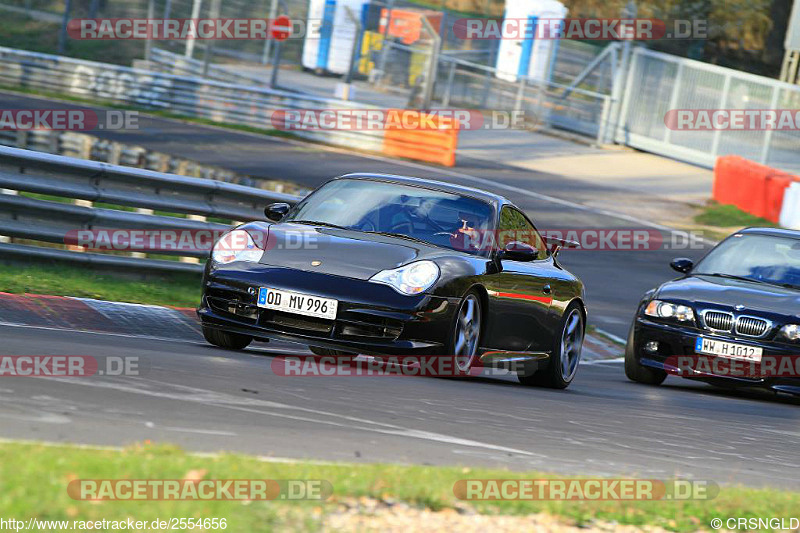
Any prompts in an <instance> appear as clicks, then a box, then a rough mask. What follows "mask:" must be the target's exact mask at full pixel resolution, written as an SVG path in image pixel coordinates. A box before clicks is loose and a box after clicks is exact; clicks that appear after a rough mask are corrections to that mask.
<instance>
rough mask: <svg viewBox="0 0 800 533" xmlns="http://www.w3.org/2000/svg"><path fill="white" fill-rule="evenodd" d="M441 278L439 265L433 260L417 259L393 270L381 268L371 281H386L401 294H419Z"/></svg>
mask: <svg viewBox="0 0 800 533" xmlns="http://www.w3.org/2000/svg"><path fill="white" fill-rule="evenodd" d="M437 279H439V267H438V266H437V265H436V263H434V262H433V261H417V262H415V263H409V264H407V265H403V266H401V267H398V268H393V269H391V270H381V271H380V272H378V273H377V274H375V275H374V276H372V277H371V278H370V281H375V282H377V283H385V284H386V285H390V286H391V287H392V288H394V290H396V291H397V292H399V293H401V294H408V295H411V294H419V293H421V292H424V291H426V290H428V289H430V288H431V286H433V284H434V283H436V280H437Z"/></svg>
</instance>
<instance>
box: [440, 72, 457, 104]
mask: <svg viewBox="0 0 800 533" xmlns="http://www.w3.org/2000/svg"><path fill="white" fill-rule="evenodd" d="M455 76H456V62H455V61H451V62H450V72H448V73H447V86H446V87H445V88H444V95H443V96H442V106H444V107H447V106H449V105H450V93H451V92H452V91H453V80H454V79H455Z"/></svg>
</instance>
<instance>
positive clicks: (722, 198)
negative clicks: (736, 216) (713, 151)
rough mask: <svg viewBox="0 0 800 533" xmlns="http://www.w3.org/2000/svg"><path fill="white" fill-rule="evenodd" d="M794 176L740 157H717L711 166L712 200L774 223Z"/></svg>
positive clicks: (776, 220) (795, 179)
mask: <svg viewBox="0 0 800 533" xmlns="http://www.w3.org/2000/svg"><path fill="white" fill-rule="evenodd" d="M797 180H798V178H797V177H796V176H792V175H791V174H787V173H785V172H782V171H780V170H776V169H774V168H771V167H768V166H765V165H761V164H759V163H756V162H755V161H750V160H748V159H744V158H743V157H739V156H735V155H729V156H723V157H719V158H717V163H716V165H715V166H714V191H713V194H714V199H715V200H716V201H717V202H719V203H721V204H729V205H735V206H736V207H738V208H739V209H741V210H743V211H746V212H748V213H750V214H752V215H755V216H757V217H761V218H765V219H767V220H769V221H771V222H775V223H778V222H779V219H780V217H781V210H782V207H783V201H784V196H785V191H786V189H787V188H788V187H789V185H790V184H791V183H793V182H794V181H797Z"/></svg>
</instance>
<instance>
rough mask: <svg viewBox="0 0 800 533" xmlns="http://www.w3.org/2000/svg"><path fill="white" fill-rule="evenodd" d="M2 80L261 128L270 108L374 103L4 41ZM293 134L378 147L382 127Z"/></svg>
mask: <svg viewBox="0 0 800 533" xmlns="http://www.w3.org/2000/svg"><path fill="white" fill-rule="evenodd" d="M0 85H7V86H14V87H22V88H32V89H38V90H43V91H49V92H57V93H62V94H69V95H74V96H79V97H83V98H87V99H91V100H92V101H101V102H102V101H105V102H113V103H120V104H127V105H132V106H136V107H142V108H147V109H156V110H163V111H168V112H172V113H175V114H180V115H185V116H190V117H197V118H205V119H210V120H213V121H215V122H222V123H232V124H240V125H246V126H251V127H255V128H261V129H273V124H272V114H273V112H274V111H276V110H284V111H285V110H292V109H366V108H371V107H373V106H369V105H365V104H358V103H352V102H348V101H346V100H337V99H334V98H323V97H318V96H310V95H304V94H299V93H294V92H289V91H282V90H278V89H268V88H262V87H255V86H253V85H236V84H232V83H223V82H221V81H215V80H209V79H201V78H196V77H190V76H175V75H171V74H164V73H159V72H153V71H149V70H141V69H135V68H129V67H122V66H118V65H111V64H108V63H98V62H94V61H84V60H80V59H74V58H69V57H63V56H56V55H49V54H40V53H37V52H28V51H25V50H16V49H13V48H5V47H0ZM293 133H294V134H295V135H298V136H301V137H306V138H309V139H312V140H317V141H322V142H326V143H329V144H333V145H338V146H346V147H350V148H358V149H363V150H370V151H377V152H380V151H381V150H382V149H383V131H379V130H317V131H310V130H298V131H293Z"/></svg>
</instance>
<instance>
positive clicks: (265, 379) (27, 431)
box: [0, 93, 800, 487]
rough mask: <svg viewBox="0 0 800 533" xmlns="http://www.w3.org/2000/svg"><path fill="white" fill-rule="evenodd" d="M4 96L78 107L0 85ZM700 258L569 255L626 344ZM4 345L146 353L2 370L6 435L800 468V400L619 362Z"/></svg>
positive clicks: (170, 344) (562, 185)
mask: <svg viewBox="0 0 800 533" xmlns="http://www.w3.org/2000/svg"><path fill="white" fill-rule="evenodd" d="M0 102H2V106H3V107H5V108H32V107H40V108H43V107H50V108H53V107H62V105H63V106H64V107H78V106H73V105H67V104H60V103H55V104H54V103H52V102H46V101H42V100H36V99H32V98H28V97H20V96H16V95H6V94H2V93H0ZM140 126H141V129H140V130H139V131H136V132H125V133H122V132H114V133H111V132H93V134H97V135H98V136H103V137H108V138H114V139H115V140H119V141H121V142H126V143H130V144H138V145H141V146H146V147H148V148H152V149H156V150H159V151H163V152H166V153H171V154H174V155H176V156H181V157H187V158H191V159H195V160H197V161H199V162H202V163H208V164H214V165H219V166H224V167H228V168H231V169H232V170H237V171H240V172H246V173H249V174H251V175H254V176H264V177H270V178H280V179H287V180H292V181H297V182H300V183H304V184H307V185H316V184H318V183H320V182H322V181H324V180H325V179H327V178H329V177H332V176H334V175H337V174H342V173H345V172H351V171H378V172H392V173H399V174H414V175H417V176H420V177H431V178H436V179H442V180H445V181H453V182H459V183H463V184H467V185H472V186H478V187H481V188H485V189H489V190H493V191H496V192H499V193H501V194H504V195H506V196H508V197H509V198H511V199H512V200H514V201H515V202H516V203H518V204H519V205H520V206H521V207H522V208H523V209H524V210H525V211H527V212H528V213H529V214H530V215H531V216H532V217H533V219H534V220H535V221H537V223H538V225H539V226H540V227H542V228H586V229H588V228H595V229H597V228H636V227H642V226H643V224H646V222H643V223H636V222H633V221H631V220H630V219H626V218H620V217H618V216H615V215H613V214H609V213H604V212H600V211H598V210H593V209H587V208H585V207H583V206H581V205H576V204H573V203H572V202H577V203H584V202H589V201H591V198H592V197H593V196H595V195H599V194H602V195H606V196H609V197H611V198H619V199H620V201H631V196H630V195H628V194H627V193H626V192H625V191H618V190H614V189H609V188H603V187H602V186H600V185H598V186H593V187H589V186H587V185H585V184H583V183H579V182H572V181H570V180H567V179H565V178H563V177H560V176H554V175H546V174H535V173H531V172H529V171H523V170H519V169H514V168H511V167H504V166H502V165H499V164H498V165H490V164H486V163H480V164H477V163H476V164H475V165H472V164H470V162H465V163H460V165H459V167H458V168H457V169H456V170H454V171H447V170H437V169H434V168H432V167H426V166H423V165H417V164H413V163H402V162H390V161H387V160H381V159H375V158H370V157H364V156H360V155H353V154H344V153H341V152H338V151H325V152H319V151H314V150H311V149H309V147H308V146H307V145H303V144H301V143H294V142H288V141H286V140H284V139H280V138H266V139H265V138H259V137H256V136H252V135H248V134H241V133H236V132H229V131H224V130H220V129H217V128H207V127H201V126H195V125H189V124H183V123H180V122H175V121H169V120H161V119H150V118H141V119H140ZM542 195H545V196H547V197H543V196H542ZM549 197H552V198H549ZM701 253H702V251H701V250H693V251H681V252H677V253H676V252H674V251H670V250H664V249H660V250H655V251H639V252H633V251H565V252H563V253H562V258H563V262H564V263H565V264H566V266H567V267H568V268H570V269H571V270H573V271H574V272H576V273H577V274H578V275H580V276H581V277H582V278H583V280H584V282H585V283H586V285H587V295H588V306H589V313H590V323H593V324H595V325H597V326H598V327H600V328H602V329H604V330H606V331H609V332H611V333H613V334H615V335H618V336H625V335H626V333H627V328H628V325H629V324H630V319H631V316H632V314H633V312H634V309H635V306H636V303H637V301H638V299H639V297H640V296H641V294H642V293H643V292H644V291H645V290H647V289H648V288H650V287H652V286H654V285H656V284H658V283H660V282H662V281H664V280H666V279H669V278H670V277H672V274H671V270H670V269H669V266H668V262H669V260H670V259H671V258H672V257H673V256H675V255H685V256H689V257H697V256H698V255H700V254H701ZM0 337H2V339H3V344H4V354H8V355H53V354H69V355H76V354H80V355H92V356H97V357H99V356H106V355H125V356H136V357H139V358H141V359H142V360H144V361H146V362H147V365H146V367H147V371H146V372H145V373H144V374H143V375H142V376H139V377H130V376H128V377H124V378H123V377H119V378H113V377H109V376H104V377H99V376H98V377H93V378H71V379H63V378H52V379H51V378H15V379H14V378H7V379H5V380H3V381H2V382H0V425H1V426H0V427H2V432H0V437H3V438H14V439H36V440H48V441H69V442H79V443H90V444H101V445H125V444H128V443H130V442H133V441H141V440H144V439H150V440H153V441H159V442H164V441H166V442H173V443H176V444H178V445H181V446H183V447H185V448H187V449H191V450H198V451H218V450H235V451H242V452H248V453H253V454H258V455H267V456H275V457H285V458H310V459H316V460H330V461H354V462H373V461H387V462H402V463H418V464H469V465H486V466H499V467H507V468H510V469H514V470H529V469H537V470H543V471H551V472H562V473H574V474H578V473H580V474H597V475H602V474H608V475H611V474H623V473H624V474H629V475H639V476H644V477H655V478H664V477H668V476H673V475H687V476H691V477H694V478H697V479H709V480H713V481H716V482H718V483H744V484H748V485H753V486H760V485H765V484H769V485H773V486H780V487H792V486H796V483H797V479H798V474H800V465H798V462H797V461H796V458H797V450H798V449H800V430H798V428H799V427H800V425H798V421H800V411H798V408H797V405H798V403H800V402H798V401H796V400H787V399H780V398H774V397H772V396H771V395H768V394H762V393H732V392H726V391H719V390H716V389H713V388H711V387H709V386H707V385H704V384H698V383H693V382H689V381H686V380H680V379H677V378H668V379H667V381H666V383H665V384H664V385H663V386H661V387H647V386H642V385H637V384H633V383H631V382H629V381H627V380H626V378H625V376H624V374H623V370H622V365H621V364H619V363H613V362H611V363H595V364H584V365H583V366H582V367H581V369H580V370H579V373H578V376H577V378H576V380H575V382H574V383H573V384H572V386H571V387H570V388H569V389H567V390H566V391H553V390H546V389H536V388H527V387H523V386H520V385H519V384H517V382H516V379H515V378H513V377H511V376H494V377H490V378H482V377H476V378H468V379H462V380H455V379H437V378H420V377H283V376H279V375H276V374H275V373H274V372H273V370H272V366H271V365H272V363H273V361H274V360H275V358H276V357H280V355H281V353H287V352H291V351H292V347H291V346H290V345H283V344H280V343H274V344H259V345H255V346H254V347H251V348H250V349H248V350H247V351H245V352H241V353H231V352H225V351H222V350H218V349H215V348H212V347H210V346H207V345H205V344H204V343H202V342H201V341H199V340H198V341H197V342H186V341H166V340H153V339H147V338H137V337H120V336H114V335H107V334H89V333H79V332H71V331H55V330H47V329H38V328H24V327H13V326H0Z"/></svg>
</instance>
